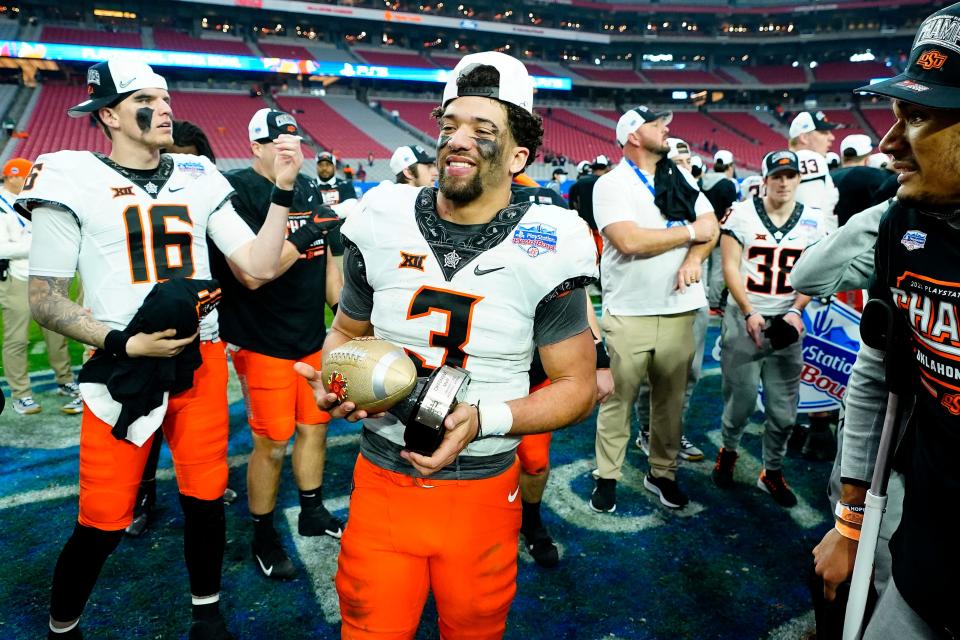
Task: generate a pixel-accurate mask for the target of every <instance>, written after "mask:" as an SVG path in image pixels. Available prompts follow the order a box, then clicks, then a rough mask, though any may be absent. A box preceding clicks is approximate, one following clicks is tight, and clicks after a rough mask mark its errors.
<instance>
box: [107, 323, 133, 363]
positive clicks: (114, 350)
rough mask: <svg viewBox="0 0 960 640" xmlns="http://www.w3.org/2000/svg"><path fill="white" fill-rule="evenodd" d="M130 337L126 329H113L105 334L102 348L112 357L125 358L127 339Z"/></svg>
mask: <svg viewBox="0 0 960 640" xmlns="http://www.w3.org/2000/svg"><path fill="white" fill-rule="evenodd" d="M130 338H131V336H130V334H129V333H127V332H126V331H120V330H119V329H113V330H112V331H111V332H110V333H108V334H107V337H106V338H104V339H103V350H104V351H106V352H107V353H109V354H110V355H112V356H113V357H114V358H126V357H127V341H128V340H130Z"/></svg>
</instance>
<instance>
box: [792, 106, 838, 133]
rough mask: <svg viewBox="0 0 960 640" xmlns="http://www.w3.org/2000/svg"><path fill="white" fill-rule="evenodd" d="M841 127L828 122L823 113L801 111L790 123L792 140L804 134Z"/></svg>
mask: <svg viewBox="0 0 960 640" xmlns="http://www.w3.org/2000/svg"><path fill="white" fill-rule="evenodd" d="M839 126H840V125H839V124H837V123H836V122H830V121H828V120H827V116H826V115H825V114H824V113H823V111H816V112H814V111H801V112H800V113H798V114H797V117H795V118H794V119H793V122H791V123H790V139H791V140H792V139H794V138H796V137H797V136H799V135H800V134H802V133H810V132H811V131H829V130H831V129H836V128H837V127H839Z"/></svg>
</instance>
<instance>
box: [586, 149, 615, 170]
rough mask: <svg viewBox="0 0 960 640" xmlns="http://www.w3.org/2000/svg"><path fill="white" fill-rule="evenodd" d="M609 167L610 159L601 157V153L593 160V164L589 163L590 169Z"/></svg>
mask: <svg viewBox="0 0 960 640" xmlns="http://www.w3.org/2000/svg"><path fill="white" fill-rule="evenodd" d="M609 166H610V158H608V157H607V156H605V155H603V154H602V153H601V154H600V155H598V156H597V157H596V158H594V159H593V162H592V163H590V168H591V169H606V168H607V167H609Z"/></svg>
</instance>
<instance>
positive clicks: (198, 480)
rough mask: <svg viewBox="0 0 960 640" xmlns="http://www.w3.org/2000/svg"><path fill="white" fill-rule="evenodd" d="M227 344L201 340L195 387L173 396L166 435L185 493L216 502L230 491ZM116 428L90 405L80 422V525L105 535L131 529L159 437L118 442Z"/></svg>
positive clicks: (178, 478) (167, 415) (165, 420)
mask: <svg viewBox="0 0 960 640" xmlns="http://www.w3.org/2000/svg"><path fill="white" fill-rule="evenodd" d="M223 349H224V347H223V343H222V342H201V343H200V354H201V356H202V357H203V364H202V365H201V366H200V368H199V369H197V370H196V371H195V372H194V374H193V386H192V387H190V388H189V389H187V390H186V391H184V392H182V393H178V394H177V395H175V396H171V397H170V400H169V403H168V405H167V414H166V417H165V418H164V419H163V425H162V426H161V428H162V429H163V435H164V437H165V438H166V440H167V444H168V445H169V446H170V453H171V454H172V455H173V466H174V469H175V470H176V474H177V485H178V487H179V489H180V493H182V494H184V495H186V496H192V497H194V498H199V499H200V500H215V499H217V498H220V497H221V496H223V491H224V489H226V488H227V438H228V436H229V429H228V427H229V416H228V414H227V356H226V354H225V353H224V350H223ZM110 429H111V426H110V425H109V424H107V423H106V422H104V421H102V420H100V419H99V418H97V417H96V416H95V415H93V412H92V411H91V410H90V408H89V407H85V408H84V412H83V419H82V420H81V423H80V515H79V517H78V518H77V519H78V520H79V522H80V524H82V525H84V526H87V527H94V528H96V529H101V530H104V531H117V530H119V529H124V528H126V526H127V525H129V524H130V522H132V521H133V505H134V503H135V502H136V499H137V490H138V489H139V488H140V480H141V476H142V475H143V467H144V465H145V464H146V461H147V456H148V455H149V453H150V444H151V443H152V442H153V436H151V437H150V439H149V440H147V441H146V442H145V443H144V444H143V446H142V447H138V446H136V445H135V444H133V443H131V442H129V441H127V440H117V439H116V438H114V437H113V435H111V433H110Z"/></svg>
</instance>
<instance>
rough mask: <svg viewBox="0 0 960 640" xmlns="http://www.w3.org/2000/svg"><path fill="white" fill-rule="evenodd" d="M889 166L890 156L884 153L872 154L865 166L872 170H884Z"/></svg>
mask: <svg viewBox="0 0 960 640" xmlns="http://www.w3.org/2000/svg"><path fill="white" fill-rule="evenodd" d="M889 164H890V156H888V155H887V154H885V153H874V154H872V155H871V156H870V157H869V158H867V166H868V167H873V168H874V169H886V168H887V165H889Z"/></svg>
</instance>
